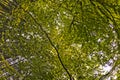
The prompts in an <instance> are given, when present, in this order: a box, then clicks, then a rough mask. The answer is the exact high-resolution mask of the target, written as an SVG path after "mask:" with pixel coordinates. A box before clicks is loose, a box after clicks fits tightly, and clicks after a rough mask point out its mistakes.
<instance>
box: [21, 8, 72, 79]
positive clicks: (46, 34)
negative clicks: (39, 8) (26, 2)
mask: <svg viewBox="0 0 120 80" xmlns="http://www.w3.org/2000/svg"><path fill="white" fill-rule="evenodd" d="M22 9H23V8H22ZM23 10H24V9H23ZM24 11H25V12H27V13H28V14H29V16H30V17H31V18H32V19H33V20H34V22H35V23H36V24H37V25H38V26H39V27H40V29H41V31H42V32H43V33H44V34H45V36H46V38H47V39H48V41H49V42H50V44H51V46H52V47H53V48H54V49H55V51H56V53H57V56H58V59H59V61H60V63H61V65H62V67H63V68H64V70H65V71H66V72H67V74H68V76H69V78H70V80H73V78H72V76H71V74H70V72H69V71H68V69H67V68H66V67H65V65H64V63H63V62H62V59H61V57H60V53H59V51H58V49H57V47H56V46H55V45H54V44H53V42H52V40H51V39H50V37H49V35H48V33H47V32H46V31H45V30H44V29H43V27H42V25H41V24H40V23H38V21H37V20H36V19H35V18H34V17H33V16H32V14H31V13H30V12H28V11H26V10H24Z"/></svg>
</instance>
